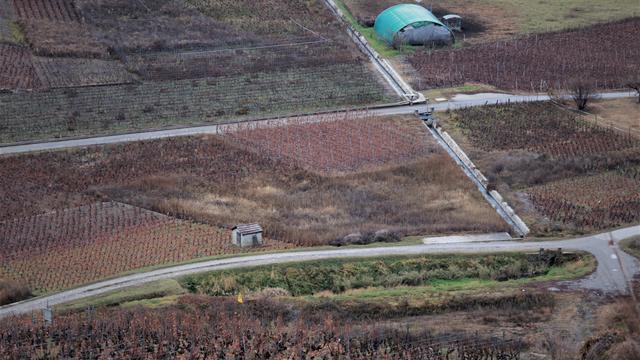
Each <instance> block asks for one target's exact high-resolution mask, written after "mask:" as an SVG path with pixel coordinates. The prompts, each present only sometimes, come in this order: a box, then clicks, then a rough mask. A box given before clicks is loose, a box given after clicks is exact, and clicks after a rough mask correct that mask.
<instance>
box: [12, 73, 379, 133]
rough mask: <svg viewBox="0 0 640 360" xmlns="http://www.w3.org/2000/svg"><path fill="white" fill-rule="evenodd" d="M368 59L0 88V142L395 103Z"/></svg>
mask: <svg viewBox="0 0 640 360" xmlns="http://www.w3.org/2000/svg"><path fill="white" fill-rule="evenodd" d="M373 81H374V82H372V79H371V73H370V71H369V69H368V68H367V67H366V66H365V65H362V64H342V65H333V66H324V67H315V68H312V69H291V70H287V71H283V72H268V73H256V74H247V75H242V76H229V77H226V76H222V77H216V78H207V79H200V80H181V81H173V82H149V83H142V84H136V85H116V86H101V87H90V88H82V89H73V90H68V89H53V90H49V91H42V92H37V93H16V94H0V127H1V128H2V129H3V131H2V134H1V135H0V143H11V142H17V141H25V140H37V139H43V138H56V137H67V136H81V135H96V134H108V133H110V132H114V131H120V132H122V131H127V130H135V129H151V128H161V127H164V126H176V125H196V124H213V123H221V122H225V121H228V120H239V119H243V118H245V119H246V118H254V117H258V116H265V115H271V116H278V115H286V114H290V113H299V112H304V111H311V110H317V109H326V108H333V107H351V106H357V105H365V104H371V103H376V102H384V101H388V100H389V98H388V97H387V95H386V92H385V89H384V88H382V87H380V86H378V85H377V84H376V83H375V80H373Z"/></svg>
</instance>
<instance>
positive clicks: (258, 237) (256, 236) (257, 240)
mask: <svg viewBox="0 0 640 360" xmlns="http://www.w3.org/2000/svg"><path fill="white" fill-rule="evenodd" d="M231 243H232V244H234V245H236V246H240V247H252V246H260V245H262V227H261V226H260V225H258V224H238V225H236V226H234V227H233V228H231Z"/></svg>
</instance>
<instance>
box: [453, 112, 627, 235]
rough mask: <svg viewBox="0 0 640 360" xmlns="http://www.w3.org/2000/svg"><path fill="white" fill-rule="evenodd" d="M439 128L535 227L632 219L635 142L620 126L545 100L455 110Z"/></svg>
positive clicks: (580, 228)
mask: <svg viewBox="0 0 640 360" xmlns="http://www.w3.org/2000/svg"><path fill="white" fill-rule="evenodd" d="M445 119H446V117H445ZM445 127H446V128H447V129H448V130H449V131H450V132H451V133H452V135H453V136H454V137H455V138H456V139H457V140H458V141H459V143H460V144H461V145H462V147H463V148H465V149H466V150H467V153H468V154H469V155H470V157H471V158H472V160H474V161H475V162H476V164H477V165H478V166H479V167H480V169H482V171H483V172H484V173H485V174H486V175H487V177H488V178H489V179H490V181H492V182H494V183H495V185H496V186H497V187H498V189H501V190H502V191H503V192H504V193H505V194H506V196H507V197H508V198H509V200H510V201H511V202H512V203H513V204H514V205H515V207H516V210H517V211H519V212H521V213H522V214H524V216H525V218H526V221H527V222H528V223H529V224H530V225H531V226H532V229H533V230H534V231H535V232H538V233H539V234H547V233H551V232H557V231H574V232H584V231H590V230H594V229H603V228H610V227H615V226H620V225H625V224H634V223H637V222H638V221H640V216H639V214H640V199H639V198H638V194H639V193H640V171H638V168H639V165H640V141H638V139H637V138H634V137H632V136H631V135H629V134H628V133H620V132H619V131H616V130H612V129H609V128H604V127H600V126H597V125H594V124H593V123H591V122H586V121H584V120H583V119H582V118H581V116H580V115H577V114H575V113H573V112H571V111H568V110H565V109H563V108H560V107H557V106H555V105H552V104H548V103H531V104H511V105H500V106H491V107H484V108H469V109H463V110H459V111H456V112H453V113H452V115H451V118H450V119H448V120H445Z"/></svg>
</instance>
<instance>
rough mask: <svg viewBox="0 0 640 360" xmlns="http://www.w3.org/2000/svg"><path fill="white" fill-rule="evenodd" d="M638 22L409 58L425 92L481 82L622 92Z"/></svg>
mask: <svg viewBox="0 0 640 360" xmlns="http://www.w3.org/2000/svg"><path fill="white" fill-rule="evenodd" d="M639 32H640V18H637V17H636V18H632V19H628V20H623V21H618V22H614V23H608V24H601V25H594V26H590V27H587V28H583V29H577V30H569V31H561V32H555V33H548V34H540V35H529V36H527V37H523V38H519V39H513V40H506V41H496V42H493V43H483V44H478V45H472V46H469V47H465V48H463V49H456V50H445V51H420V52H416V54H415V55H413V56H411V57H410V58H409V61H410V62H411V64H412V65H413V66H414V67H415V68H416V69H417V70H418V72H419V74H420V79H421V81H423V84H424V86H425V87H450V86H457V85H461V84H463V83H465V82H479V83H485V84H490V85H494V86H496V87H499V88H502V89H515V90H524V91H535V92H537V91H546V90H547V89H549V88H562V89H566V88H568V83H569V82H571V81H572V80H573V79H584V80H585V81H587V82H589V83H590V84H591V85H593V86H594V87H596V88H599V89H607V88H622V87H624V85H625V83H626V82H627V80H628V78H629V77H630V76H632V75H633V72H634V71H637V69H638V68H640V42H639V41H638V39H637V34H638V33H639Z"/></svg>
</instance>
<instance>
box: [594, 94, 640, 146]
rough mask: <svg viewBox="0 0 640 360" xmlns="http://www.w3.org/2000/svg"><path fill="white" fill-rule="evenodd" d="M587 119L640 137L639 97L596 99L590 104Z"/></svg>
mask: <svg viewBox="0 0 640 360" xmlns="http://www.w3.org/2000/svg"><path fill="white" fill-rule="evenodd" d="M587 111H588V112H589V113H590V114H591V115H585V116H583V118H584V119H585V120H586V121H589V122H593V123H599V124H600V125H601V126H604V127H609V128H613V129H615V130H617V131H619V132H621V133H626V134H628V135H632V136H634V137H640V103H638V99H637V98H627V99H615V100H596V101H593V102H591V103H590V104H589V108H588V109H587Z"/></svg>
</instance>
